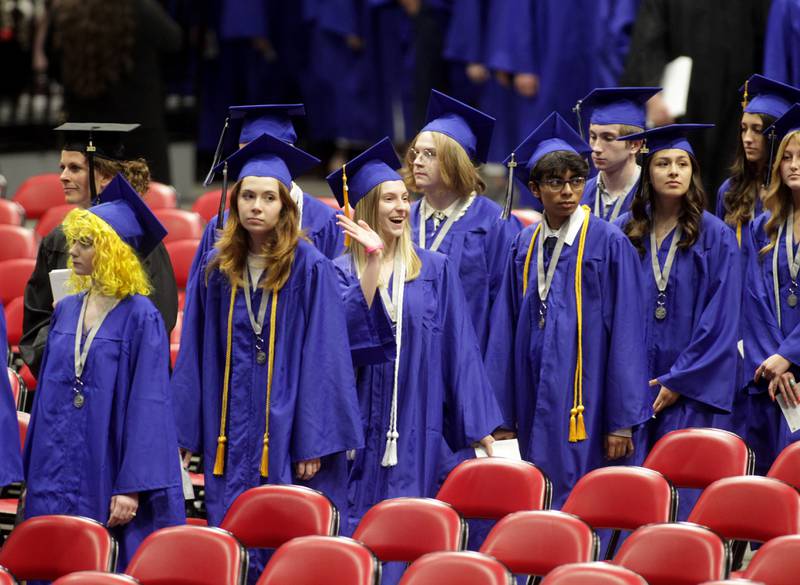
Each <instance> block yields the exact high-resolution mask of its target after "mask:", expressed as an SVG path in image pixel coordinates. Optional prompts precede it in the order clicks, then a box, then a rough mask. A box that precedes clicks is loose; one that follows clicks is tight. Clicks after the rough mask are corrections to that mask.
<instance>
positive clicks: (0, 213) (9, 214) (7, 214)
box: [0, 199, 25, 225]
mask: <svg viewBox="0 0 800 585" xmlns="http://www.w3.org/2000/svg"><path fill="white" fill-rule="evenodd" d="M23 223H25V210H24V209H23V208H22V205H20V204H19V203H17V202H16V201H11V200H10V199H0V224H3V225H22V224H23Z"/></svg>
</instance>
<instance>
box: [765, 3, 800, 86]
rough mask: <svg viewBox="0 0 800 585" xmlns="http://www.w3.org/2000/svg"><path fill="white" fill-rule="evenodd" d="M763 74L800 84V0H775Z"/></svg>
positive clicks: (772, 6)
mask: <svg viewBox="0 0 800 585" xmlns="http://www.w3.org/2000/svg"><path fill="white" fill-rule="evenodd" d="M764 75H766V76H767V77H771V78H772V79H777V80H778V81H783V82H784V83H788V84H791V85H800V0H773V1H772V5H771V6H770V12H769V19H768V20H767V31H766V35H765V39H764Z"/></svg>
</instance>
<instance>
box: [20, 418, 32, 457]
mask: <svg viewBox="0 0 800 585" xmlns="http://www.w3.org/2000/svg"><path fill="white" fill-rule="evenodd" d="M30 423H31V415H30V414H29V413H27V412H22V411H19V410H18V411H17V425H18V426H19V443H20V447H21V448H23V449H24V448H25V437H27V436H28V425H29V424H30Z"/></svg>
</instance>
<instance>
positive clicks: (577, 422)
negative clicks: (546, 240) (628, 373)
mask: <svg viewBox="0 0 800 585" xmlns="http://www.w3.org/2000/svg"><path fill="white" fill-rule="evenodd" d="M581 207H582V208H583V211H584V216H583V224H582V225H581V235H580V239H579V240H578V258H577V262H576V265H575V309H576V312H577V319H578V355H577V359H576V364H575V378H574V382H573V388H572V408H571V409H570V411H569V442H570V443H576V442H578V441H585V440H586V438H587V437H588V435H587V433H586V424H585V422H584V419H583V413H584V411H585V410H586V409H585V408H584V406H583V287H582V286H581V282H582V279H583V254H584V251H585V249H586V232H587V231H588V229H589V216H590V215H591V214H592V210H591V209H589V207H587V206H586V205H582V206H581ZM542 221H545V220H544V219H542ZM541 227H542V224H541V222H540V223H539V225H537V226H536V229H535V230H534V232H533V237H532V238H531V243H530V244H529V245H528V254H527V255H526V256H525V265H524V267H523V270H522V278H523V283H522V296H523V297H524V296H525V294H526V293H527V291H528V274H529V273H530V266H531V256H532V255H533V248H534V245H535V242H536V236H537V235H538V234H539V231H540V228H541Z"/></svg>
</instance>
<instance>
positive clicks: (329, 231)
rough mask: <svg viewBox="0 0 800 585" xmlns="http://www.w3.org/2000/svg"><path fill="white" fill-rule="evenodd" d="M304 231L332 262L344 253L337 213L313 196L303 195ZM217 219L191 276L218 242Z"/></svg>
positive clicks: (203, 240)
mask: <svg viewBox="0 0 800 585" xmlns="http://www.w3.org/2000/svg"><path fill="white" fill-rule="evenodd" d="M224 220H225V221H228V211H227V210H226V211H225V215H224ZM302 227H303V230H304V231H305V233H306V236H307V237H308V239H309V240H311V243H312V244H314V246H315V247H316V248H317V250H319V251H320V252H322V254H323V255H324V256H327V257H328V258H330V259H331V260H333V259H334V258H336V257H337V256H339V255H340V254H341V253H342V252H343V251H344V236H343V235H342V230H341V229H340V228H339V226H338V225H337V224H336V212H335V211H334V210H333V209H331V208H330V207H328V206H327V205H325V204H324V203H323V202H322V201H319V200H318V199H317V198H316V197H314V196H313V195H309V194H308V193H305V192H304V193H303V221H302ZM216 229H217V217H216V216H214V217H212V218H211V221H209V222H208V224H207V225H206V229H205V231H203V237H202V238H201V240H200V245H199V246H198V247H197V252H196V253H195V255H194V260H192V266H191V268H190V270H189V275H190V276H191V275H192V274H194V273H195V272H196V271H197V268H198V267H199V265H200V263H201V261H202V260H203V258H205V256H206V254H208V251H209V250H211V249H212V248H213V247H214V244H215V243H216V241H217V234H216Z"/></svg>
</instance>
